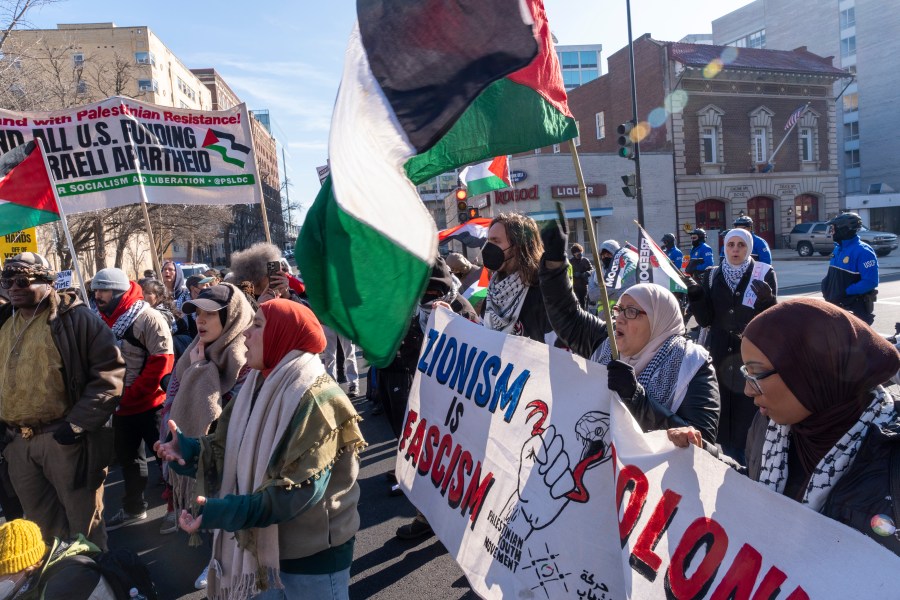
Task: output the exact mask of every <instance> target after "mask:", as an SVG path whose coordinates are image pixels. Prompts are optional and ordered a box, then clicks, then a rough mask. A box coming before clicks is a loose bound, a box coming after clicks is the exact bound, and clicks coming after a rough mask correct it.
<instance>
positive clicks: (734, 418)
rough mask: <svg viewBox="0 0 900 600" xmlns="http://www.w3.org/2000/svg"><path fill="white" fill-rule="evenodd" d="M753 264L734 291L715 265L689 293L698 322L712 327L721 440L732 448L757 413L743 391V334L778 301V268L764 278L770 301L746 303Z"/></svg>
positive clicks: (710, 343)
mask: <svg viewBox="0 0 900 600" xmlns="http://www.w3.org/2000/svg"><path fill="white" fill-rule="evenodd" d="M754 264H755V263H754V261H753V259H751V260H750V267H749V268H748V269H747V272H746V273H744V276H743V277H742V278H741V280H740V281H739V282H738V285H737V287H736V288H735V291H734V292H732V291H731V289H730V288H729V287H728V284H727V283H726V282H725V276H724V274H723V273H722V269H721V268H719V267H716V268H715V269H714V270H713V271H712V272H711V274H710V276H709V278H708V279H706V282H705V284H704V285H701V286H699V287H692V288H691V291H690V292H689V296H688V299H689V302H690V308H691V311H692V312H693V315H694V318H695V319H697V323H699V324H700V325H701V326H702V327H709V328H710V329H709V335H708V336H707V338H706V348H707V349H708V350H709V353H710V355H712V360H713V365H715V368H716V378H717V379H718V381H719V393H720V395H721V399H722V411H721V414H720V416H719V437H718V442H719V443H720V444H722V446H724V447H725V448H728V449H729V450H739V449H741V448H743V447H744V444H745V442H746V439H747V429H749V427H750V422H751V421H752V420H753V415H754V414H756V407H755V406H754V405H753V401H752V400H750V399H749V398H747V396H745V395H744V376H743V375H741V371H740V367H741V365H742V364H743V361H742V359H741V336H742V335H743V333H744V328H745V327H747V324H748V323H750V321H751V320H752V319H753V317H755V316H756V315H758V314H759V313H761V312H762V311H764V310H765V309H767V308H769V307H770V306H773V305H774V304H775V300H774V295H775V294H776V293H777V291H778V284H777V281H776V278H775V271H774V270H772V269H770V270H769V272H768V273H766V275H765V277H764V281H765V282H766V283H767V284H769V287H771V288H772V295H773V299H772V300H771V301H770V302H763V301H761V300H757V302H756V305H755V307H754V308H750V307H749V306H744V304H743V300H744V293H745V292H746V291H747V286H748V285H749V284H750V277H751V274H752V272H753V266H754Z"/></svg>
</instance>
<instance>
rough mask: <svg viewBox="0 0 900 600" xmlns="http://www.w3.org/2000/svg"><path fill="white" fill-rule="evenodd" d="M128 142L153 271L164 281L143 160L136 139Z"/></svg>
mask: <svg viewBox="0 0 900 600" xmlns="http://www.w3.org/2000/svg"><path fill="white" fill-rule="evenodd" d="M126 116H128V117H129V118H130V119H131V120H132V121H134V124H135V126H136V127H143V125H142V124H141V123H140V121H138V120H137V119H136V118H134V115H132V114H131V113H130V112H129V113H127V114H126ZM128 141H129V142H130V143H131V149H132V150H133V151H134V170H135V171H137V177H138V189H139V190H140V192H141V208H142V209H143V212H144V227H146V228H147V239H148V241H149V242H150V260H151V261H153V271H154V272H155V273H156V277H157V278H158V279H159V280H160V281H162V268H161V267H160V264H159V256H157V255H156V239H155V238H154V237H153V230H152V229H151V228H150V211H149V210H147V190H146V189H145V188H144V174H143V173H141V159H140V156H139V155H138V151H137V146H136V145H135V143H134V139H132V138H131V137H130V136H129V140H128Z"/></svg>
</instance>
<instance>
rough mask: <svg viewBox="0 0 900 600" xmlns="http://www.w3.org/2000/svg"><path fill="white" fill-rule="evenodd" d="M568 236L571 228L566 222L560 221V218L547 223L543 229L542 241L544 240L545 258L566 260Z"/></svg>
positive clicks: (556, 260) (559, 260) (555, 260)
mask: <svg viewBox="0 0 900 600" xmlns="http://www.w3.org/2000/svg"><path fill="white" fill-rule="evenodd" d="M568 237H569V230H568V228H567V227H566V224H565V223H560V222H559V219H556V220H553V221H551V222H550V223H547V224H546V225H545V226H544V229H543V231H541V241H543V242H544V260H549V261H554V262H562V261H564V260H566V244H567V243H568Z"/></svg>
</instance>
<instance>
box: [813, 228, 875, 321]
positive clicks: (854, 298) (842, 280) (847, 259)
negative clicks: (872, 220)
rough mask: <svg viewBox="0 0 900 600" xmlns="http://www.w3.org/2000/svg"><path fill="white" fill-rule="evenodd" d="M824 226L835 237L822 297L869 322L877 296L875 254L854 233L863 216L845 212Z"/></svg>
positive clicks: (857, 229)
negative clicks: (826, 226) (827, 227)
mask: <svg viewBox="0 0 900 600" xmlns="http://www.w3.org/2000/svg"><path fill="white" fill-rule="evenodd" d="M827 225H828V226H829V231H831V235H832V239H833V240H834V254H833V255H832V256H831V262H830V263H829V265H828V273H826V275H825V279H823V280H822V296H823V297H824V298H825V300H827V301H828V302H831V303H832V304H836V305H838V306H840V307H842V308H844V309H846V310H848V311H850V312H851V313H853V314H854V315H856V316H857V317H859V318H860V319H862V320H863V321H865V322H866V323H868V324H869V325H871V324H872V323H873V322H874V321H875V297H876V296H877V295H878V289H877V288H878V257H877V256H875V251H874V250H872V247H871V246H869V245H868V244H866V243H865V242H862V241H860V239H859V236H858V235H857V232H859V229H860V228H861V227H862V219H860V218H859V215H858V214H856V213H850V212H848V213H844V214H841V215H838V216H836V217H835V218H833V219H831V220H830V221H828V223H827Z"/></svg>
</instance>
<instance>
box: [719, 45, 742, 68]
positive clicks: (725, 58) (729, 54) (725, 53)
mask: <svg viewBox="0 0 900 600" xmlns="http://www.w3.org/2000/svg"><path fill="white" fill-rule="evenodd" d="M738 52H739V50H738V49H737V48H735V47H734V46H726V47H725V49H724V50H722V62H723V63H724V64H726V65H730V64H731V63H733V62H734V61H735V60H737V57H738Z"/></svg>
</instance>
